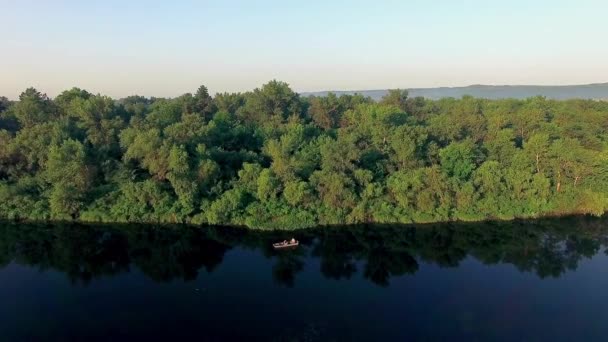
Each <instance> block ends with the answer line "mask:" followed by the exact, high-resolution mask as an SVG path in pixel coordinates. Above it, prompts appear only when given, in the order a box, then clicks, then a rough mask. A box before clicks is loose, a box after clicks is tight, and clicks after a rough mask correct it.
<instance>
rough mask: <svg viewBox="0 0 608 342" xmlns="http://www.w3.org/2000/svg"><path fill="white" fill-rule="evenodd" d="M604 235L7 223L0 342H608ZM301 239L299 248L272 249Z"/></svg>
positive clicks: (605, 229) (0, 231) (529, 227)
mask: <svg viewBox="0 0 608 342" xmlns="http://www.w3.org/2000/svg"><path fill="white" fill-rule="evenodd" d="M607 233H608V221H606V220H599V219H594V220H591V219H582V218H569V219H561V220H545V221H535V222H518V223H494V224H458V225H435V226H422V227H418V228H413V227H403V226H365V227H363V226H362V227H344V228H331V229H329V228H325V229H320V230H314V231H304V232H295V233H282V232H271V233H260V232H247V231H244V230H240V229H227V228H202V229H198V228H175V227H173V228H171V227H132V226H116V227H110V226H104V227H91V226H74V225H55V226H50V225H14V224H0V266H1V270H0V339H1V340H2V341H12V340H16V341H20V340H86V341H96V340H107V341H117V340H183V339H187V338H192V339H197V340H206V341H213V340H249V341H251V340H265V341H273V340H276V341H328V340H329V341H332V340H335V341H356V340H360V341H371V340H375V341H397V340H401V341H402V340H516V341H539V340H544V341H561V340H564V341H573V340H575V341H591V340H606V339H608V257H607V255H606V245H607V243H608V234H607ZM292 235H294V236H295V237H296V238H298V239H300V240H301V243H302V244H301V245H300V247H299V248H297V249H296V250H292V251H281V252H277V251H274V250H273V249H272V248H271V244H272V242H275V241H278V240H283V239H285V238H288V237H291V236H292Z"/></svg>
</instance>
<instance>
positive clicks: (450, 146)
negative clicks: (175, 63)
mask: <svg viewBox="0 0 608 342" xmlns="http://www.w3.org/2000/svg"><path fill="white" fill-rule="evenodd" d="M607 210H608V102H604V101H594V100H566V101H563V100H559V101H557V100H548V99H546V98H543V97H532V98H528V99H525V100H516V99H504V100H487V99H479V98H473V97H469V96H465V97H463V98H461V99H454V98H445V99H440V100H429V99H425V98H421V97H415V98H411V97H408V94H407V91H403V90H391V91H389V93H388V94H387V95H386V96H385V97H384V98H382V99H381V100H380V101H373V100H372V99H371V98H369V97H365V96H362V95H342V96H335V95H333V94H329V95H327V96H324V97H302V96H300V95H298V94H297V93H295V92H293V91H292V90H291V89H290V88H289V86H288V85H287V84H286V83H283V82H279V81H271V82H269V83H267V84H265V85H263V86H262V87H260V88H257V89H254V90H253V91H251V92H246V93H220V94H216V95H215V96H213V97H212V96H210V95H209V93H208V91H207V89H206V88H205V87H204V86H201V87H200V88H199V89H198V90H197V91H196V93H194V94H185V95H182V96H180V97H177V98H172V99H164V98H145V97H142V96H130V97H127V98H123V99H119V100H115V99H112V98H109V97H106V96H102V95H94V94H91V93H89V92H87V91H85V90H82V89H78V88H72V89H70V90H66V91H64V92H63V93H61V94H60V95H58V96H57V97H56V98H54V99H50V98H49V97H47V96H46V95H44V94H42V93H40V92H39V91H37V90H36V89H33V88H29V89H27V90H25V91H24V92H23V93H22V94H21V95H20V97H19V100H18V101H14V102H12V101H8V100H7V99H6V98H0V217H2V218H5V219H10V220H25V221H82V222H105V223H126V222H132V223H186V224H194V225H202V224H210V225H239V226H246V227H250V228H268V229H276V228H280V229H298V228H307V227H315V226H319V225H343V224H362V223H363V224H365V223H381V224H382V223H391V224H396V223H405V224H408V223H432V222H445V221H486V220H510V219H515V218H536V217H544V216H562V215H574V214H592V215H596V216H601V215H603V214H604V213H605V212H606V211H607Z"/></svg>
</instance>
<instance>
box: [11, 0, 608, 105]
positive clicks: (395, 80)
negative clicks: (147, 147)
mask: <svg viewBox="0 0 608 342" xmlns="http://www.w3.org/2000/svg"><path fill="white" fill-rule="evenodd" d="M0 9H1V11H2V16H1V20H0V32H1V34H2V40H1V43H0V44H1V46H2V48H1V49H0V95H5V96H9V97H11V98H15V97H16V96H17V95H18V94H19V93H20V92H21V91H22V90H23V89H25V88H26V87H28V86H35V87H37V88H38V89H39V90H41V91H43V92H46V93H48V94H49V95H51V96H54V95H56V94H57V93H58V92H60V91H62V90H65V89H67V88H70V87H72V86H79V87H82V88H85V89H87V90H89V91H92V92H95V93H97V92H100V93H102V94H107V95H111V96H116V97H120V96H125V95H129V94H141V95H146V96H176V95H179V94H182V93H184V92H193V91H195V90H196V88H197V87H198V85H200V84H205V85H207V86H208V87H209V89H210V90H211V92H218V91H222V92H223V91H243V90H249V89H252V88H254V87H257V86H259V85H261V84H263V83H265V82H266V81H268V80H271V79H279V80H283V81H286V82H288V83H289V84H290V85H291V86H292V88H294V89H295V90H297V91H310V90H327V89H334V90H339V89H378V88H394V87H404V88H406V87H430V86H458V85H469V84H478V83H484V84H577V83H591V82H607V81H608V44H606V37H607V34H608V20H607V19H606V16H607V14H608V1H605V0H603V1H600V0H597V1H592V0H577V1H574V0H572V1H559V0H552V1H551V0H536V1H535V0H528V1H522V0H510V1H504V0H503V1H495V0H485V1H483V0H470V1H467V0H460V1H457V0H450V1H447V0H445V1H441V0H436V1H432V0H426V1H424V0H420V1H406V0H402V1H381V0H375V1H356V0H351V1H340V0H334V1H330V0H309V1H287V0H283V1H264V0H251V1H244V0H242V1H230V0H223V1H174V2H169V1H126V0H125V1H114V0H105V1H82V0H80V1H42V0H40V1H27V0H22V1H12V0H10V1H9V0H0Z"/></svg>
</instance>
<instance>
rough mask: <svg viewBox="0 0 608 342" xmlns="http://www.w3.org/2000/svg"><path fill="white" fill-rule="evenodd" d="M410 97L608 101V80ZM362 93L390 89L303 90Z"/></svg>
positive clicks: (433, 91) (418, 91) (420, 91)
mask: <svg viewBox="0 0 608 342" xmlns="http://www.w3.org/2000/svg"><path fill="white" fill-rule="evenodd" d="M407 90H408V91H409V96H410V97H416V96H422V97H426V98H429V99H440V98H444V97H455V98H460V97H462V96H464V95H471V96H473V97H479V98H487V99H504V98H516V99H523V98H527V97H533V96H545V97H547V98H550V99H556V100H567V99H594V100H608V83H594V84H583V85H563V86H541V85H496V86H495V85H480V84H476V85H470V86H466V87H438V88H410V89H407ZM330 92H331V93H334V94H336V95H342V94H351V95H352V94H355V93H357V94H362V95H365V96H369V97H371V98H373V99H374V100H379V99H380V98H382V97H383V96H384V95H385V94H386V93H387V92H388V90H387V89H379V90H358V91H318V92H303V93H301V95H303V96H312V95H314V96H326V95H327V94H328V93H330Z"/></svg>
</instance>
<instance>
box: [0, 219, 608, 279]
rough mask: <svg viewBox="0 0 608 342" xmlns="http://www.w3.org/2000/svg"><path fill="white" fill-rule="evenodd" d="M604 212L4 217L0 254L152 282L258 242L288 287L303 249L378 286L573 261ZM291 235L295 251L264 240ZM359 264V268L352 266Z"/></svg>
mask: <svg viewBox="0 0 608 342" xmlns="http://www.w3.org/2000/svg"><path fill="white" fill-rule="evenodd" d="M606 223H607V222H606V220H600V219H586V218H585V219H584V218H566V219H555V220H540V221H522V222H509V223H507V222H505V223H474V224H443V225H428V226H421V227H418V228H414V227H408V226H350V227H335V228H320V229H316V230H306V231H301V232H291V233H284V232H280V231H277V232H257V231H256V232H254V231H247V230H242V229H236V228H234V229H233V228H213V227H210V228H202V229H198V228H182V227H179V228H178V227H151V226H82V225H33V224H31V225H30V224H28V225H24V224H20V225H16V224H8V223H6V224H3V225H1V226H0V263H1V264H2V265H3V266H5V265H7V264H9V263H11V262H15V263H18V264H23V265H29V266H32V267H37V268H39V269H43V270H44V269H53V270H57V271H60V272H64V273H65V274H66V275H67V276H68V277H70V279H72V280H73V281H79V282H83V283H87V282H89V281H91V280H92V279H94V278H96V277H101V276H111V275H114V274H118V273H121V272H128V271H129V269H130V268H131V267H133V266H135V267H137V268H139V269H140V270H141V271H142V272H144V273H145V274H146V275H147V276H148V277H150V278H151V279H153V280H155V281H159V282H166V281H170V280H173V279H183V280H193V279H195V278H196V276H197V274H198V272H200V271H201V270H202V269H204V270H205V271H207V272H212V271H213V270H214V269H215V268H216V267H218V266H219V265H220V264H221V263H222V259H223V257H224V254H225V253H226V252H227V251H228V250H230V249H231V248H246V249H253V250H258V251H259V252H260V253H261V254H263V255H264V256H265V257H266V258H271V259H273V260H274V266H273V268H272V270H269V272H272V274H273V276H274V278H275V279H276V280H277V281H278V282H279V283H281V284H283V285H286V286H292V285H293V284H294V283H295V281H296V274H297V273H298V272H299V271H301V270H302V269H303V268H304V264H305V262H306V259H307V258H311V257H312V258H320V263H321V267H320V271H321V273H322V274H323V276H325V277H328V278H332V279H348V278H349V277H351V276H352V275H353V274H355V273H356V272H358V271H360V272H362V274H363V276H364V277H365V278H366V279H369V280H370V281H372V282H374V283H376V284H378V285H382V286H386V285H388V284H389V280H390V278H391V276H399V275H405V274H414V273H415V272H416V271H417V270H418V267H419V266H418V262H420V261H424V262H429V263H435V264H437V265H439V266H442V267H457V266H458V265H459V263H460V262H461V261H462V260H463V259H464V258H465V257H466V256H468V255H470V256H472V257H474V258H476V259H477V260H479V261H481V262H483V263H486V264H497V263H509V264H513V265H515V266H516V267H517V268H518V269H519V270H521V271H525V272H534V273H536V274H537V275H538V276H540V277H547V276H552V277H558V276H560V275H561V274H563V273H564V272H565V271H566V270H574V269H576V267H577V265H578V263H579V261H580V260H581V259H582V258H583V257H591V256H593V255H594V254H596V253H598V252H599V251H600V250H601V249H602V248H603V247H604V246H606V244H607V242H608V240H607V234H606V233H607V232H608V226H607V225H606ZM286 234H290V235H289V236H290V237H291V234H294V235H295V237H296V238H298V239H299V240H300V241H301V245H300V247H299V248H298V249H296V250H293V251H275V250H273V249H272V246H271V244H272V242H274V241H277V240H281V239H284V238H287V236H286ZM359 268H361V269H359Z"/></svg>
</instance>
